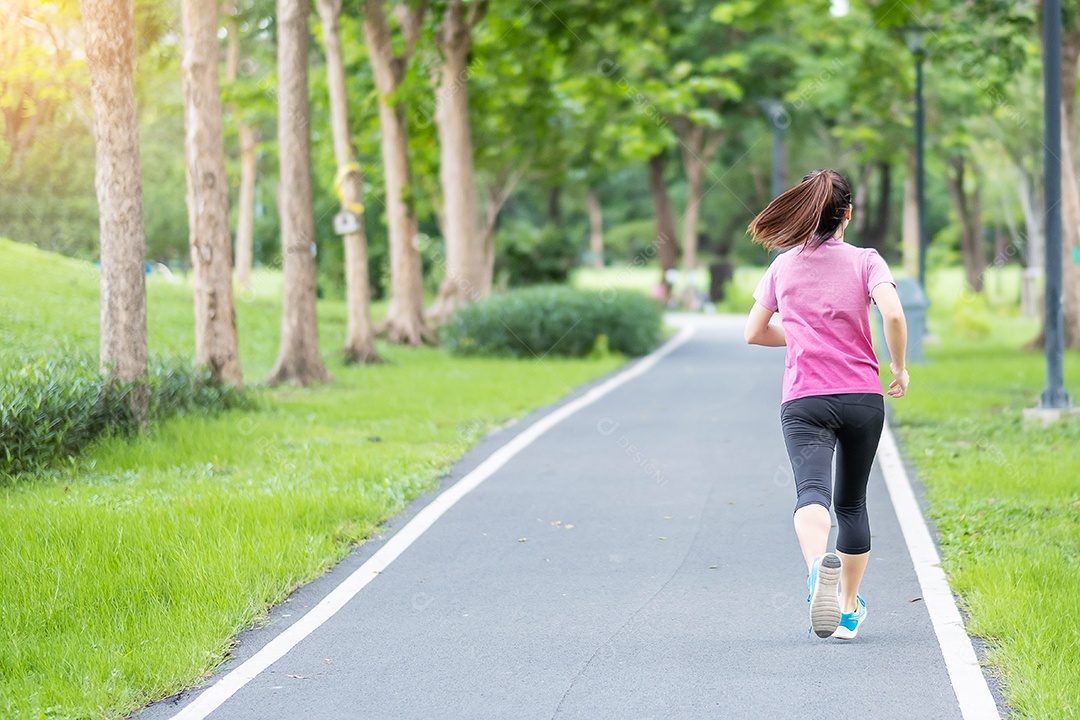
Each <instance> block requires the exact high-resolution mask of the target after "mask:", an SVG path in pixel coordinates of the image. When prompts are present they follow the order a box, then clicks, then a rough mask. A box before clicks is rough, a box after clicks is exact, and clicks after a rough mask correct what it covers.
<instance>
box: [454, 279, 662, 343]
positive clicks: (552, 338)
mask: <svg viewBox="0 0 1080 720" xmlns="http://www.w3.org/2000/svg"><path fill="white" fill-rule="evenodd" d="M662 317H663V309H662V308H661V307H660V305H659V304H657V303H656V302H655V301H653V300H651V299H649V298H648V297H646V296H644V295H642V294H640V293H633V292H615V291H609V290H604V291H587V290H576V289H574V288H569V287H561V286H538V287H533V288H526V289H522V290H514V291H511V292H507V293H501V294H498V295H492V296H491V297H489V298H487V299H485V300H481V301H479V302H476V303H472V304H471V305H466V306H464V307H462V308H460V309H458V310H457V311H456V312H455V313H454V314H453V315H451V316H450V318H449V319H448V320H447V322H446V324H445V325H444V326H443V328H442V331H441V336H442V340H443V343H444V344H445V345H446V347H447V348H448V349H449V350H450V352H452V353H454V354H456V355H502V356H505V355H509V356H513V357H534V356H535V357H543V356H545V355H548V354H552V355H564V356H568V357H582V356H585V355H588V354H589V353H590V352H592V350H593V349H594V348H596V347H597V346H598V344H599V345H600V346H603V345H604V344H605V343H606V346H607V347H608V348H610V350H612V351H613V352H620V353H624V354H626V355H631V356H638V355H644V354H646V353H648V352H650V351H651V350H652V349H653V348H655V347H656V346H657V344H658V343H659V342H660V328H661V321H662Z"/></svg>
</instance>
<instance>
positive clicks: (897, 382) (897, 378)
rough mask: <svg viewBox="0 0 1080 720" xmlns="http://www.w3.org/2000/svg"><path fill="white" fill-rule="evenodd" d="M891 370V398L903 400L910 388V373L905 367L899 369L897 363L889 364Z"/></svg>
mask: <svg viewBox="0 0 1080 720" xmlns="http://www.w3.org/2000/svg"><path fill="white" fill-rule="evenodd" d="M889 369H890V370H892V374H893V381H892V382H891V383H889V397H894V398H901V397H904V395H906V394H907V387H908V381H909V379H910V378H909V377H908V371H907V368H905V367H897V365H896V363H889Z"/></svg>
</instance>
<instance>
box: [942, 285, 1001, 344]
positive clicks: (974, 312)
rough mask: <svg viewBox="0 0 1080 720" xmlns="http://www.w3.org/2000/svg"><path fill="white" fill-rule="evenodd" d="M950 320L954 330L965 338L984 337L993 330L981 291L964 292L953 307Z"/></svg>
mask: <svg viewBox="0 0 1080 720" xmlns="http://www.w3.org/2000/svg"><path fill="white" fill-rule="evenodd" d="M952 321H953V327H954V328H956V332H957V333H959V334H960V335H962V336H963V337H966V338H972V339H979V338H986V337H989V336H990V334H991V333H992V332H993V330H994V326H993V321H992V318H991V317H990V315H989V313H988V312H987V306H986V297H985V296H984V295H983V294H982V293H978V294H976V293H970V292H969V293H964V295H963V296H962V297H961V298H960V300H959V301H958V302H957V303H956V305H955V306H954V307H953V317H952Z"/></svg>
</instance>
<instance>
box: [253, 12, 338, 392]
mask: <svg viewBox="0 0 1080 720" xmlns="http://www.w3.org/2000/svg"><path fill="white" fill-rule="evenodd" d="M308 9H309V3H308V0H277V28H278V49H277V53H278V54H277V57H278V147H279V152H280V155H281V158H280V167H281V171H280V172H281V197H280V201H279V212H280V215H281V256H282V270H283V275H284V283H285V287H284V290H283V292H284V298H283V301H282V311H281V348H280V350H279V351H278V357H277V361H276V362H275V363H274V368H273V369H272V370H271V371H270V377H269V380H268V381H269V382H270V383H271V384H279V383H286V382H294V383H298V384H301V385H309V384H311V383H314V382H323V381H326V380H329V379H330V374H329V373H328V372H327V370H326V366H325V365H323V361H322V357H321V356H320V355H319V333H318V318H317V316H316V313H315V300H316V275H315V219H314V213H313V209H312V196H311V192H312V190H311V122H310V116H311V108H310V106H309V104H308V46H309V40H310V38H309V33H308Z"/></svg>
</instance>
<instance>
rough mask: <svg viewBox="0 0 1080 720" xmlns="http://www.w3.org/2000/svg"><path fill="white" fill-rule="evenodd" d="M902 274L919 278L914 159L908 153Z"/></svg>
mask: <svg viewBox="0 0 1080 720" xmlns="http://www.w3.org/2000/svg"><path fill="white" fill-rule="evenodd" d="M901 236H902V240H901V244H902V245H903V255H904V274H905V275H907V276H908V277H909V278H917V277H919V202H918V197H917V190H916V187H915V157H914V155H913V154H912V153H908V174H907V177H906V178H905V179H904V212H903V227H902V229H901Z"/></svg>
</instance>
